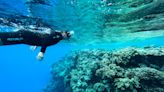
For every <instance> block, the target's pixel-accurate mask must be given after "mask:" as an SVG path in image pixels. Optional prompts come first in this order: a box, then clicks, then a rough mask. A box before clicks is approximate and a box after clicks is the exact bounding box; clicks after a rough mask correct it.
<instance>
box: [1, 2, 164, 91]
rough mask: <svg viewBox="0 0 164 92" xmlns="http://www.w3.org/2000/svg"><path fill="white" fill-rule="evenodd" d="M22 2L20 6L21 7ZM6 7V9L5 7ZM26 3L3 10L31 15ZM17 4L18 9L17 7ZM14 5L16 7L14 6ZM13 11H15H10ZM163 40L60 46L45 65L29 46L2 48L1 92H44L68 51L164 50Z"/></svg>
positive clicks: (10, 4) (50, 52)
mask: <svg viewBox="0 0 164 92" xmlns="http://www.w3.org/2000/svg"><path fill="white" fill-rule="evenodd" d="M18 2H19V3H18ZM4 3H5V4H6V5H7V7H5V4H4ZM23 3H24V0H1V1H0V6H1V7H4V9H5V10H8V12H12V13H21V14H23V15H28V12H27V9H26V8H27V7H26V6H24V5H23ZM14 4H15V5H14ZM13 5H14V6H13ZM10 9H14V10H15V11H10ZM163 41H164V37H163V36H160V37H154V38H149V39H146V40H136V41H129V42H117V43H110V44H105V43H104V44H102V45H89V46H81V45H71V44H69V43H63V42H61V43H59V44H57V45H55V46H51V47H49V48H47V52H46V54H45V58H44V60H43V61H41V62H40V61H37V60H36V55H37V54H38V52H39V50H40V48H38V49H37V50H36V51H34V52H33V51H30V46H28V45H13V46H1V47H0V92H43V88H44V87H45V86H46V85H47V83H48V82H49V81H50V79H51V74H50V68H51V65H52V64H53V63H54V62H57V61H59V60H60V59H62V58H63V57H64V56H65V55H66V54H69V51H71V50H73V49H75V48H76V49H82V48H87V49H88V48H105V49H119V48H124V47H129V46H135V47H144V46H164V42H163Z"/></svg>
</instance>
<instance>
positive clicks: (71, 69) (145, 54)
mask: <svg viewBox="0 0 164 92" xmlns="http://www.w3.org/2000/svg"><path fill="white" fill-rule="evenodd" d="M51 72H52V75H53V77H52V80H51V81H50V83H49V84H48V86H47V87H46V88H45V92H164V88H163V87H164V48H163V47H161V48H153V47H150V48H149V47H148V48H133V47H129V48H125V49H121V50H113V51H108V50H103V49H93V50H90V49H88V50H80V51H74V52H72V54H69V55H68V56H66V57H65V58H64V59H63V60H61V61H59V62H57V63H54V65H53V66H52V69H51Z"/></svg>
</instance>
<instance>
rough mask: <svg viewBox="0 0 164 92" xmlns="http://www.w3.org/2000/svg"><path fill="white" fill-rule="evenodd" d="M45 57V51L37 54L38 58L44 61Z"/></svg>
mask: <svg viewBox="0 0 164 92" xmlns="http://www.w3.org/2000/svg"><path fill="white" fill-rule="evenodd" d="M43 58H44V53H43V52H39V53H38V56H37V60H39V61H42V60H43Z"/></svg>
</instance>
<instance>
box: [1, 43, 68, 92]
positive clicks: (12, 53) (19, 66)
mask: <svg viewBox="0 0 164 92" xmlns="http://www.w3.org/2000/svg"><path fill="white" fill-rule="evenodd" d="M70 49H71V46H69V45H66V44H58V45H56V46H52V47H49V48H48V49H47V52H48V53H46V54H45V58H44V60H43V61H41V62H39V61H37V60H36V55H37V53H38V51H39V48H38V50H37V51H35V52H33V51H30V49H29V46H27V45H15V46H5V47H1V48H0V51H1V52H0V56H1V58H0V73H1V74H0V92H42V91H43V88H44V87H45V86H46V85H47V83H48V81H49V79H50V78H51V75H50V67H51V65H52V64H53V63H54V62H56V61H58V60H59V59H61V58H62V57H63V56H64V55H65V54H67V53H68V52H69V51H70Z"/></svg>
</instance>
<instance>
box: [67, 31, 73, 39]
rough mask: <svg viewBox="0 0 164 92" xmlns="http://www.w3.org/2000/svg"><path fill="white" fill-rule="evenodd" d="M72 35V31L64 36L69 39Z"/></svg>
mask: <svg viewBox="0 0 164 92" xmlns="http://www.w3.org/2000/svg"><path fill="white" fill-rule="evenodd" d="M73 34H74V31H69V32H66V35H67V37H68V38H70V37H71V36H72V35H73Z"/></svg>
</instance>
